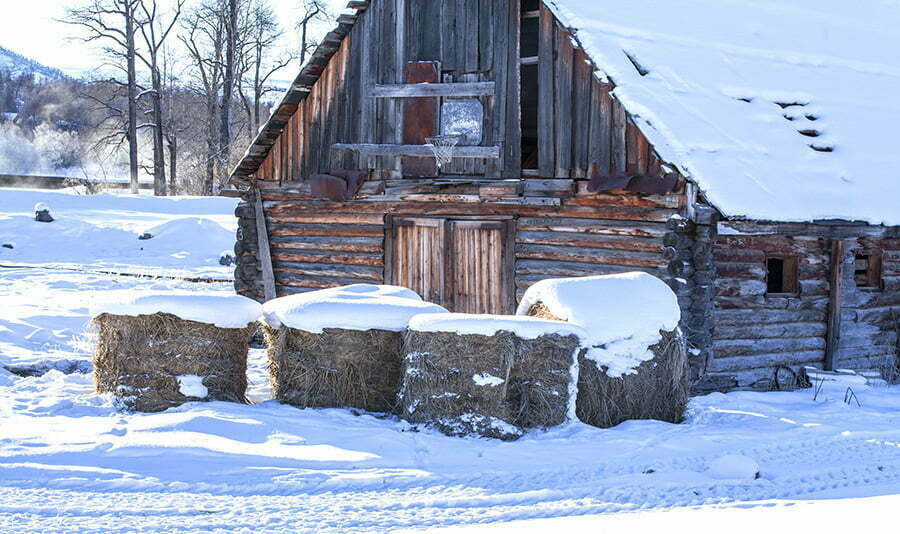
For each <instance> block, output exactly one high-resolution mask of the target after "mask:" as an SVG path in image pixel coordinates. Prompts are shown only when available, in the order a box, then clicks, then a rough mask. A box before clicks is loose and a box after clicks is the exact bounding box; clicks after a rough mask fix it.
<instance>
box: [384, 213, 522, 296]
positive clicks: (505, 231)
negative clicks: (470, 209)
mask: <svg viewBox="0 0 900 534" xmlns="http://www.w3.org/2000/svg"><path fill="white" fill-rule="evenodd" d="M388 231H389V240H388V241H389V243H388V258H387V262H386V263H387V272H386V273H385V274H386V276H385V279H386V280H387V281H388V283H391V284H395V285H400V286H404V287H408V288H410V289H412V290H413V291H415V292H417V293H419V294H420V295H422V298H424V299H425V300H428V301H430V302H435V303H437V304H440V305H441V306H444V307H445V308H447V309H448V310H450V311H454V312H459V313H477V314H507V313H512V312H513V311H514V308H515V289H514V286H513V276H514V274H513V264H514V254H515V251H514V247H513V245H512V239H513V238H514V234H513V232H514V223H513V221H510V220H506V221H485V220H467V219H449V218H420V217H396V218H394V219H393V221H392V224H391V225H390V226H389V229H388Z"/></svg>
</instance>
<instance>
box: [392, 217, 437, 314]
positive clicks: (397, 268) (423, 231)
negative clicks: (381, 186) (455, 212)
mask: <svg viewBox="0 0 900 534" xmlns="http://www.w3.org/2000/svg"><path fill="white" fill-rule="evenodd" d="M446 226H447V225H446V224H445V221H444V220H443V219H427V218H418V217H416V218H412V217H409V218H407V217H404V218H395V219H394V220H393V228H389V231H391V232H392V239H390V241H392V244H391V246H390V252H389V254H390V258H389V267H390V269H389V271H390V273H386V274H389V276H387V277H385V278H386V279H387V280H388V282H389V283H392V284H394V285H398V286H403V287H408V288H409V289H412V290H413V291H415V292H416V293H418V294H419V295H421V296H422V298H423V299H425V300H427V301H429V302H434V303H437V304H440V305H442V306H445V307H446V304H445V303H446V302H447V301H448V300H449V292H448V291H447V288H446V280H447V276H446V274H445V270H444V269H445V266H446V264H447V249H448V243H447V237H448V236H447V230H446Z"/></svg>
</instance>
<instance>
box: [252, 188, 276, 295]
mask: <svg viewBox="0 0 900 534" xmlns="http://www.w3.org/2000/svg"><path fill="white" fill-rule="evenodd" d="M255 192H256V206H255V207H256V239H257V241H258V243H259V265H260V267H261V268H262V279H263V289H264V290H265V293H266V301H270V300H272V299H274V298H275V297H276V294H275V270H274V269H273V268H272V252H271V251H270V250H269V231H268V230H267V229H266V214H265V212H263V203H262V195H261V194H260V193H259V188H256V189H255Z"/></svg>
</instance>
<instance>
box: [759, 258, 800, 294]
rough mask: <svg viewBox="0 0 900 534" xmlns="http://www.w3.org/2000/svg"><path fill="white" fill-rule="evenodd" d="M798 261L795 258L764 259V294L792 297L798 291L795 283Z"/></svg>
mask: <svg viewBox="0 0 900 534" xmlns="http://www.w3.org/2000/svg"><path fill="white" fill-rule="evenodd" d="M798 265H799V261H798V260H797V258H796V257H781V256H772V257H769V258H766V293H767V294H769V295H785V294H787V295H794V294H797V293H798V292H799V290H800V288H799V284H798V283H797V272H798Z"/></svg>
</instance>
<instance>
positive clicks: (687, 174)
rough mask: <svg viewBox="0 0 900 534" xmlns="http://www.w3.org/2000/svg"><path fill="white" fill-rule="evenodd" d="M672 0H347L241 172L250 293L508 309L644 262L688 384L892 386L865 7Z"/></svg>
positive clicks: (883, 105)
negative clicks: (834, 372) (668, 292)
mask: <svg viewBox="0 0 900 534" xmlns="http://www.w3.org/2000/svg"><path fill="white" fill-rule="evenodd" d="M862 1H863V3H865V4H872V5H871V6H869V7H871V8H872V9H873V10H875V11H878V10H885V9H890V6H885V5H880V4H878V3H877V2H875V1H874V0H862ZM660 4H661V3H660V2H654V1H651V0H633V1H629V2H596V1H593V0H555V1H541V0H370V1H352V2H350V3H349V6H348V8H349V10H350V11H352V14H344V15H341V16H340V18H339V19H338V21H337V22H338V25H337V27H336V28H335V29H334V30H333V31H331V32H330V33H328V35H327V36H326V37H325V38H324V40H323V41H322V43H321V46H319V48H318V50H317V51H316V52H315V53H314V54H313V56H312V58H311V59H310V60H309V61H308V63H307V64H306V65H305V66H304V67H303V68H302V70H301V72H300V73H299V74H298V75H297V77H296V79H295V80H294V81H293V83H292V84H291V86H290V88H289V89H288V90H287V92H286V94H285V96H284V99H283V100H282V101H281V103H280V104H279V105H278V106H277V107H276V108H275V110H274V112H273V114H272V116H271V118H270V119H269V121H268V122H267V123H266V124H265V125H264V127H263V128H261V130H260V132H259V134H258V136H257V137H256V139H255V141H254V142H253V143H252V145H251V146H250V147H249V149H248V150H247V152H246V155H245V157H244V158H243V159H242V160H241V161H240V163H239V164H238V165H237V167H236V168H235V170H234V171H233V174H232V176H231V183H232V184H233V185H234V186H235V187H237V188H238V189H240V190H241V191H242V195H243V197H242V198H243V201H242V202H241V204H240V205H239V207H238V209H237V216H238V217H239V220H240V225H239V234H238V239H237V245H236V248H235V251H236V253H237V254H236V255H237V258H238V262H237V268H236V273H235V274H236V276H235V286H236V289H237V291H238V292H239V293H241V294H243V295H247V296H250V297H253V298H256V299H259V300H264V299H270V298H273V297H275V296H282V295H287V294H291V293H296V292H303V291H310V290H315V289H320V288H326V287H332V286H336V285H344V284H352V283H359V282H366V283H386V284H396V285H402V286H406V287H409V288H411V289H413V290H415V291H417V292H418V293H420V294H421V295H423V297H424V298H426V299H428V300H430V301H433V302H436V303H438V304H441V305H443V306H445V307H446V308H448V309H450V310H452V311H458V312H469V313H494V314H496V313H511V312H513V310H514V309H515V305H516V301H517V299H518V298H520V297H521V295H522V294H523V292H524V291H525V290H526V289H527V288H528V287H529V286H531V285H532V284H534V283H535V282H537V281H539V280H542V279H545V278H550V277H571V276H583V275H594V274H610V273H620V272H627V271H634V270H641V271H646V272H649V273H652V274H654V275H656V276H659V277H660V278H662V279H664V280H666V281H667V282H668V283H669V284H670V286H671V287H672V288H673V290H674V291H675V292H676V293H677V295H678V297H679V301H680V304H681V308H682V312H683V313H682V328H683V329H684V331H685V332H686V333H687V335H688V339H689V342H690V345H691V367H692V379H693V384H694V390H695V391H696V392H703V391H711V390H723V391H724V390H731V389H736V388H755V389H770V388H777V387H790V386H792V385H794V384H795V383H796V381H797V380H798V377H799V375H800V372H801V369H802V368H803V367H804V366H816V367H820V368H824V369H842V368H848V369H866V370H877V371H879V372H881V373H882V375H883V376H884V377H885V378H892V377H896V370H897V360H898V347H900V339H898V329H900V227H898V226H897V225H900V208H898V200H897V199H898V198H900V185H898V184H900V180H896V179H893V178H892V179H887V178H886V177H887V176H891V175H893V174H895V173H896V169H897V168H898V167H900V156H898V155H897V151H896V148H895V147H894V146H893V143H892V141H891V138H892V136H891V135H888V133H889V132H892V131H893V129H894V128H893V126H894V125H895V124H896V123H897V122H900V108H898V106H897V104H896V101H895V98H893V97H894V95H896V94H900V75H898V73H897V71H896V67H884V68H879V67H883V66H884V65H897V64H900V58H898V57H897V56H898V54H900V53H898V50H900V42H898V41H900V38H898V36H897V35H896V34H893V35H882V34H878V33H877V32H870V31H868V30H867V29H866V28H865V25H864V21H863V20H860V15H859V14H858V13H859V12H862V11H866V9H868V8H866V9H858V8H851V7H848V8H847V13H843V14H840V15H838V14H834V13H831V14H828V16H827V17H826V16H825V15H819V14H817V10H816V8H815V6H814V5H812V4H810V5H809V6H806V4H809V2H801V3H800V4H798V6H796V7H795V9H793V10H784V9H783V4H782V3H780V2H769V3H766V2H762V3H760V2H757V3H754V4H753V5H750V6H742V5H737V4H735V3H722V2H717V1H715V0H698V1H697V2H691V3H689V4H686V3H680V2H672V3H671V4H674V5H673V6H667V5H660ZM662 4H669V3H662ZM779 6H780V7H779ZM804 6H806V7H804ZM753 21H765V24H757V23H754V22H753ZM835 21H840V22H841V24H843V25H844V26H842V27H841V28H833V30H834V31H832V32H829V31H828V30H829V29H830V28H829V26H835V24H836V22H835ZM854 24H857V26H858V27H855V26H854ZM823 27H824V28H823ZM847 27H850V28H851V29H853V28H855V29H857V30H858V31H844V30H845V29H846V28H847ZM829 36H830V37H829ZM884 43H893V45H891V46H885V44H884ZM435 135H452V136H456V137H457V138H458V141H459V142H458V145H457V146H456V148H455V149H454V152H453V158H452V160H451V161H450V162H449V163H447V164H445V165H442V166H440V167H439V166H438V165H436V160H435V158H434V157H433V152H432V149H431V147H430V146H428V138H430V137H432V136H435Z"/></svg>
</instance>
